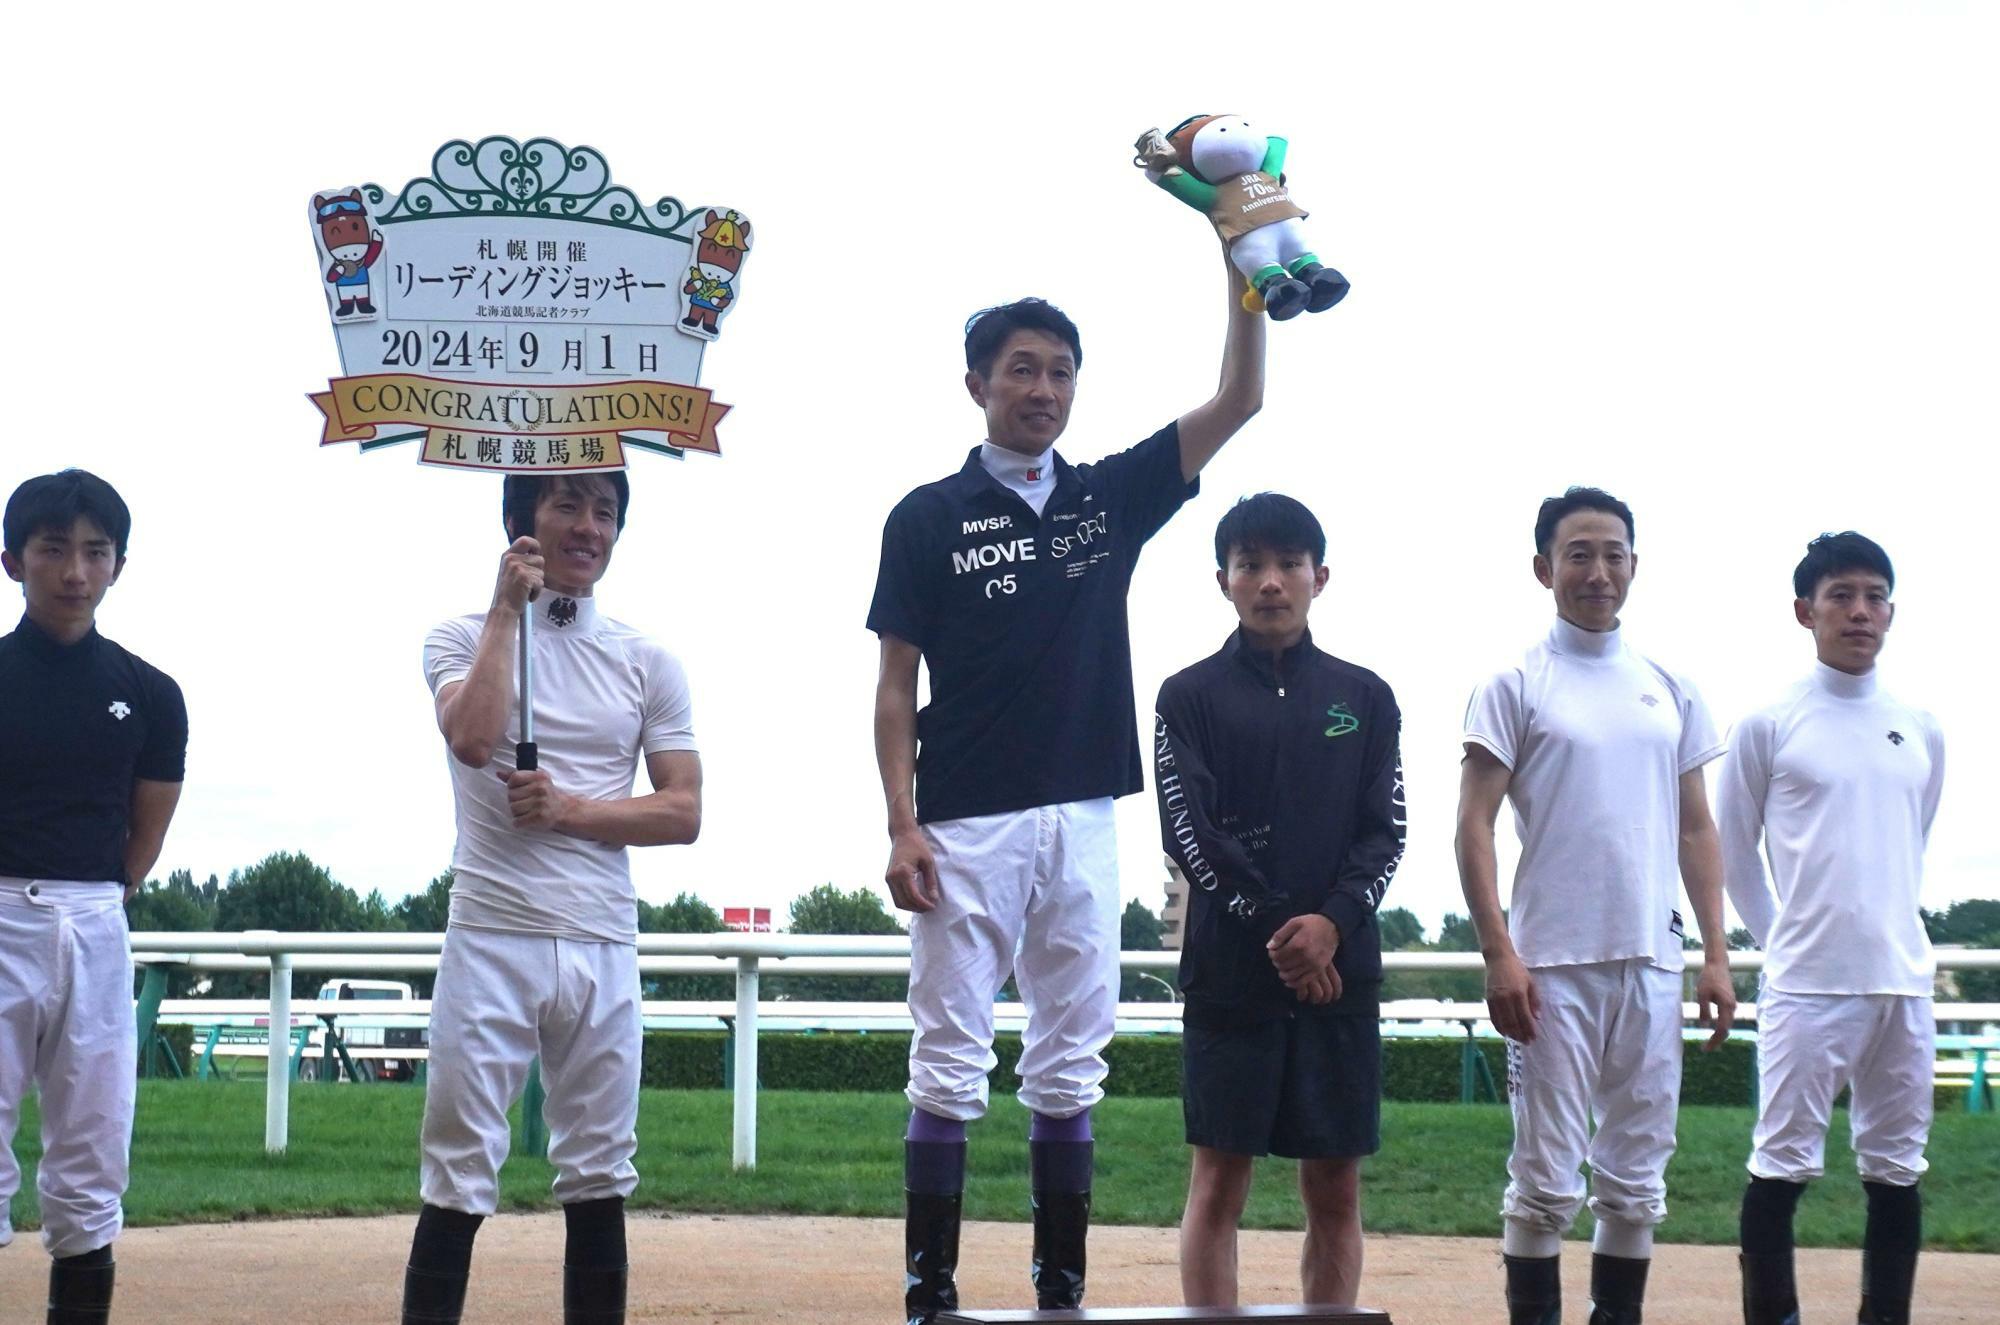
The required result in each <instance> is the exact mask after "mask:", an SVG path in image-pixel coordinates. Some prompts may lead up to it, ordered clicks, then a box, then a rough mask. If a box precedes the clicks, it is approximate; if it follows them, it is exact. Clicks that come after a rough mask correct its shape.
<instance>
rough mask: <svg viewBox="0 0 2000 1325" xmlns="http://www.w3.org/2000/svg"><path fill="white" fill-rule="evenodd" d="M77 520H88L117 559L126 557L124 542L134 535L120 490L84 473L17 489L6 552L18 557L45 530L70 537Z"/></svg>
mask: <svg viewBox="0 0 2000 1325" xmlns="http://www.w3.org/2000/svg"><path fill="white" fill-rule="evenodd" d="M78 516H88V517H89V518H90V521H91V523H93V524H95V525H96V526H97V527H98V528H99V529H102V530H103V531H104V532H105V534H106V535H107V536H108V537H109V538H110V539H111V544H112V546H113V547H114V548H116V549H117V551H118V555H119V556H121V557H122V556H124V555H125V540H126V539H127V538H129V537H131V534H132V512H131V511H130V510H128V509H127V508H126V506H125V499H124V498H123V497H121V496H119V495H118V489H116V488H114V487H112V486H111V485H110V484H109V483H106V482H105V481H104V480H103V479H101V478H99V477H97V475H95V474H93V473H91V472H90V471H89V470H85V469H65V470H63V471H61V472H60V473H56V474H43V475H42V476H41V477H39V478H31V479H29V480H28V481H27V482H26V483H23V484H22V485H21V486H20V487H18V488H16V489H14V495H13V496H11V497H9V498H8V499H7V515H6V519H5V538H6V547H7V550H8V551H9V552H11V553H13V554H14V555H15V556H17V557H18V556H20V555H21V550H22V549H23V548H25V547H27V546H28V540H29V539H31V538H33V537H34V536H35V535H36V534H39V533H42V532H43V531H44V530H59V531H61V532H63V533H68V532H69V527H70V526H71V525H73V524H75V523H76V520H77V517H78Z"/></svg>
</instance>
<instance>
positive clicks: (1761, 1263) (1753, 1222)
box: [1738, 1178, 1806, 1325]
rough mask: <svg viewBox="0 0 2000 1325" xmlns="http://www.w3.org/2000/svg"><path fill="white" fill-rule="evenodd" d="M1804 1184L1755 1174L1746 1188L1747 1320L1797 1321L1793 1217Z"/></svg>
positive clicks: (1789, 1324)
mask: <svg viewBox="0 0 2000 1325" xmlns="http://www.w3.org/2000/svg"><path fill="white" fill-rule="evenodd" d="M1805 1190H1806V1185H1805V1184H1804V1183H1802V1182H1785V1181H1783V1180H1782V1179H1779V1178H1752V1179H1750V1185H1749V1186H1748V1187H1745V1188H1744V1189H1743V1214H1742V1218H1741V1220H1740V1222H1739V1225H1738V1239H1739V1241H1740V1242H1741V1243H1742V1246H1743V1254H1742V1256H1740V1257H1739V1258H1738V1262H1739V1263H1740V1264H1741V1265H1742V1267H1743V1325H1799V1288H1798V1279H1797V1277H1796V1272H1795V1270H1794V1268H1793V1264H1792V1218H1793V1215H1794V1213H1795V1212H1796V1211H1797V1210H1798V1206H1799V1197H1801V1196H1803V1195H1804V1194H1805Z"/></svg>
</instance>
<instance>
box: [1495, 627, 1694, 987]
mask: <svg viewBox="0 0 2000 1325" xmlns="http://www.w3.org/2000/svg"><path fill="white" fill-rule="evenodd" d="M1464 739H1465V742H1466V744H1468V745H1478V746H1482V747H1484V748H1485V749H1486V750H1488V751H1490V752H1491V753H1492V754H1493V756H1494V757H1495V758H1497V759H1498V760H1499V761H1500V762H1501V763H1503V764H1505V765H1506V766H1507V767H1508V768H1509V769H1510V770H1512V773H1513V776H1512V778H1511V780H1510V781H1509V783H1508V786H1507V798H1508V800H1509V801H1511V802H1512V803H1513V806H1514V826H1515V829H1516V831H1517V833H1518V834H1519V836H1520V839H1521V860H1520V864H1519V865H1518V867H1517V868H1516V869H1515V872H1514V887H1513V892H1512V896H1511V897H1510V899H1509V906H1508V912H1507V929H1508V933H1509V934H1510V935H1511V936H1512V938H1513V941H1514V948H1515V950H1516V951H1517V952H1518V953H1519V954H1520V957H1521V960H1522V962H1523V963H1525V964H1526V965H1528V966H1530V967H1539V966H1574V965H1582V964H1585V963H1593V962H1610V961H1624V960H1628V959H1632V958H1640V959H1643V960H1645V961H1646V962H1648V963H1649V964H1651V965H1653V966H1656V967H1659V968H1661V969H1663V970H1669V971H1678V970H1680V969H1681V968H1682V966H1683V964H1684V958H1683V956H1682V948H1681V940H1682V937H1683V935H1684V933H1685V930H1686V926H1685V925H1684V924H1683V922H1682V919H1681V913H1680V909H1679V903H1680V808H1681V795H1680V779H1681V775H1682V774H1683V773H1686V772H1688V771H1690V770H1692V769H1697V768H1700V767H1701V766H1702V765H1703V764H1706V763H1708V762H1709V761H1710V760H1712V759H1714V758H1715V757H1716V756H1717V755H1719V754H1721V753H1722V750H1723V746H1722V742H1721V740H1720V739H1719V738H1718V737H1717V735H1716V730H1715V723H1714V720H1713V719H1711V718H1710V717H1709V713H1708V708H1707V706H1706V705H1704V704H1703V703H1702V701H1701V696H1700V694H1699V693H1697V691H1696V690H1695V688H1694V685H1693V684H1692V683H1691V682H1689V681H1688V680H1687V679H1686V678H1684V677H1681V676H1678V675H1676V674H1675V673H1673V672H1670V671H1668V670H1667V669H1666V668H1664V667H1662V666H1660V665H1659V664H1658V663H1655V662H1653V661H1651V660H1650V659H1648V658H1646V657H1645V656H1643V655H1642V654H1639V653H1638V652H1636V651H1634V650H1632V649H1630V648H1628V647H1627V646H1626V644H1625V640H1624V637H1623V634H1622V633H1621V632H1620V631H1618V630H1616V629H1613V630H1609V631H1603V632H1596V631H1588V630H1583V629H1580V628H1579V627H1576V626H1573V625H1571V624H1570V623H1569V622H1567V621H1564V620H1562V619H1561V618H1560V617H1558V618H1557V619H1556V623H1555V626H1554V627H1553V628H1552V629H1551V630H1550V631H1549V634H1548V636H1547V638H1546V639H1544V640H1542V642H1541V643H1539V644H1536V645H1535V646H1534V647H1533V648H1531V649H1529V650H1528V653H1527V656H1526V657H1525V658H1523V659H1522V660H1521V661H1520V662H1518V663H1515V664H1514V665H1513V666H1510V667H1507V668H1505V669H1503V670H1501V671H1500V672H1498V673H1496V674H1495V675H1493V676H1492V677H1490V678H1489V679H1487V680H1486V681H1485V682H1483V683H1482V684H1481V685H1480V686H1479V687H1478V688H1477V689H1476V690H1474V691H1473V694H1472V702H1471V703H1470V704H1469V705H1468V706H1467V708H1466V714H1465V738H1464Z"/></svg>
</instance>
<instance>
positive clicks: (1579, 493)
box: [1535, 487, 1637, 557]
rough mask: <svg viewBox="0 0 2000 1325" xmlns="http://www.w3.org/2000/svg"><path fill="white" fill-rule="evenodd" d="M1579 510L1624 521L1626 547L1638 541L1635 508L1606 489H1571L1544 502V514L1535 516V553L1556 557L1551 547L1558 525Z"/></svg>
mask: <svg viewBox="0 0 2000 1325" xmlns="http://www.w3.org/2000/svg"><path fill="white" fill-rule="evenodd" d="M1578 511H1602V512H1604V513H1605V514H1606V515H1615V516H1617V517H1618V518H1619V519H1621V520H1623V521H1624V522H1625V542H1626V545H1627V546H1631V545H1632V544H1634V543H1636V542H1637V530H1635V529H1634V528H1633V525H1632V508H1631V507H1630V506H1627V505H1626V504H1625V503H1624V502H1622V501H1619V500H1618V499H1617V498H1616V497H1614V496H1612V495H1611V494H1610V493H1608V492H1606V491H1605V490H1604V489H1603V488H1576V487H1573V488H1570V489H1568V490H1567V491H1565V492H1564V493H1563V495H1562V496H1560V497H1548V498H1545V499H1544V500H1543V502H1542V509H1541V511H1540V512H1539V513H1538V514H1537V515H1536V516H1535V551H1537V552H1539V553H1541V554H1542V555H1543V556H1545V557H1546V556H1551V555H1553V554H1552V553H1551V552H1550V550H1549V545H1550V544H1551V543H1552V542H1553V541H1554V539H1555V536H1556V526H1557V525H1559V524H1561V523H1562V522H1563V519H1564V518H1565V517H1567V516H1571V515H1575V514H1576V513H1577V512H1578Z"/></svg>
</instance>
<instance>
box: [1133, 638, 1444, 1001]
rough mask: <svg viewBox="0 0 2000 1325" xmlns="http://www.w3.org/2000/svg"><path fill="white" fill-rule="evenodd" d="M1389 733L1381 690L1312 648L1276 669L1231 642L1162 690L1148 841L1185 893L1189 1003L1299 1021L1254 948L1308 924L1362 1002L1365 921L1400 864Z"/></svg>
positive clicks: (1397, 773)
mask: <svg viewBox="0 0 2000 1325" xmlns="http://www.w3.org/2000/svg"><path fill="white" fill-rule="evenodd" d="M1401 726H1402V713H1401V711H1400V710H1399V709H1398V708H1397V707H1396V697H1395V694H1394V693H1393V692H1392V691H1391V690H1390V689H1389V686H1388V683H1387V682H1385V681H1383V680H1382V678H1381V677H1379V676H1377V675H1375V674H1374V673H1373V672H1371V671H1369V670H1367V669H1366V668H1363V667H1356V666H1355V665H1354V664H1352V663H1349V662H1343V661H1342V660H1341V659H1339V658H1336V657H1334V656H1333V655H1332V654H1329V653H1324V652H1322V651H1321V650H1319V649H1317V648H1315V647H1314V646H1313V643H1312V637H1311V636H1310V635H1307V636H1306V637H1305V638H1304V639H1302V640H1300V641H1299V643H1298V644H1296V645H1294V646H1293V647H1292V648H1290V649H1288V650H1286V651H1285V653H1284V654H1283V655H1282V656H1280V657H1278V658H1276V659H1275V660H1274V659H1273V657H1272V655H1270V654H1269V653H1265V652H1261V651H1259V650H1256V649H1253V648H1251V647H1250V646H1249V645H1248V644H1247V643H1246V641H1245V640H1244V637H1243V633H1242V632H1241V631H1240V630H1239V631H1238V632H1237V633H1236V634H1235V635H1233V636H1232V637H1231V638H1230V640H1229V642H1228V643H1227V644H1225V645H1223V647H1222V649H1221V650H1220V651H1219V652H1217V653H1215V654H1214V655H1212V656H1211V657H1208V658H1204V659H1203V660H1202V661H1200V662H1198V663H1196V664H1195V665H1194V666H1192V667H1189V668H1187V669H1186V670H1184V671H1181V672H1179V673H1176V674H1175V675H1174V676H1172V677H1169V678H1168V679H1167V682H1166V684H1165V685H1163V686H1161V687H1160V698H1159V703H1158V705H1157V707H1156V709H1155V716H1154V742H1153V774H1154V790H1155V793H1156V797H1157V800H1158V803H1159V809H1160V834H1161V839H1162V842H1163V844H1164V845H1165V847H1166V850H1167V854H1168V856H1169V857H1171V858H1172V859H1173V861H1174V863H1175V864H1176V865H1178V866H1179V867H1180V869H1181V872H1182V873H1183V874H1185V875H1186V876H1187V878H1188V882H1189V883H1190V885H1191V888H1190V895H1189V899H1188V916H1187V922H1186V924H1185V926H1184V931H1183V938H1182V946H1181V971H1180V982H1181V989H1182V991H1183V992H1184V993H1185V995H1186V996H1187V999H1188V1002H1189V1003H1191V1004H1210V1005H1216V1006H1220V1007H1227V1008H1233V1009H1238V1010H1244V1011H1266V1012H1272V1013H1277V1012H1285V1011H1290V1010H1294V1009H1297V1008H1299V1007H1300V1004H1299V1003H1298V998H1297V995H1296V994H1294V993H1293V992H1292V991H1291V990H1289V989H1287V988H1286V987H1285V985H1284V982H1283V981H1282V980H1280V979H1279V978H1278V973H1277V969H1276V968H1275V967H1274V966H1272V964H1271V959H1270V956H1269V954H1268V953H1267V952H1266V950H1265V944H1266V943H1268V942H1269V941H1270V938H1271V935H1272V934H1273V933H1274V932H1275V931H1276V930H1277V928H1278V927H1279V926H1280V925H1282V924H1283V923H1284V922H1285V921H1286V920H1288V919H1290V918H1291V917H1293V916H1299V915H1306V914H1308V913H1310V912H1314V911H1317V912H1319V913H1320V914H1321V915H1324V916H1326V917H1327V918H1328V919H1329V920H1331V921H1333V923H1334V924H1335V925H1336V926H1338V927H1339V930H1340V948H1339V950H1338V951H1337V952H1336V954H1335V956H1334V969H1335V970H1337V971H1338V972H1339V974H1340V978H1341V980H1342V982H1343V984H1345V985H1348V986H1350V987H1352V986H1356V985H1368V986H1371V988H1370V989H1369V990H1368V991H1367V995H1368V996H1369V997H1372V996H1373V990H1372V986H1373V985H1374V984H1375V983H1376V982H1379V981H1380V980H1381V978H1382V941H1381V935H1380V933H1379V932H1378V931H1377V929H1376V927H1375V911H1376V908H1377V907H1379V906H1380V905H1381V903H1382V894H1383V893H1384V892H1386V891H1387V890H1388V887H1389V881H1390V880H1391V879H1393V878H1394V877H1395V874H1396V867H1397V865H1398V864H1400V863H1401V861H1402V858H1403V838H1404V828H1405V822H1406V821H1405V817H1404V807H1403V763H1402V756H1401V753H1400V750H1399V745H1398V737H1399V734H1400V729H1401ZM1363 992H1364V991H1362V990H1359V989H1356V990H1354V993H1355V994H1357V995H1360V994H1362V993H1363ZM1334 1006H1336V1007H1337V1006H1338V1005H1337V1004H1336V1005H1334Z"/></svg>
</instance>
